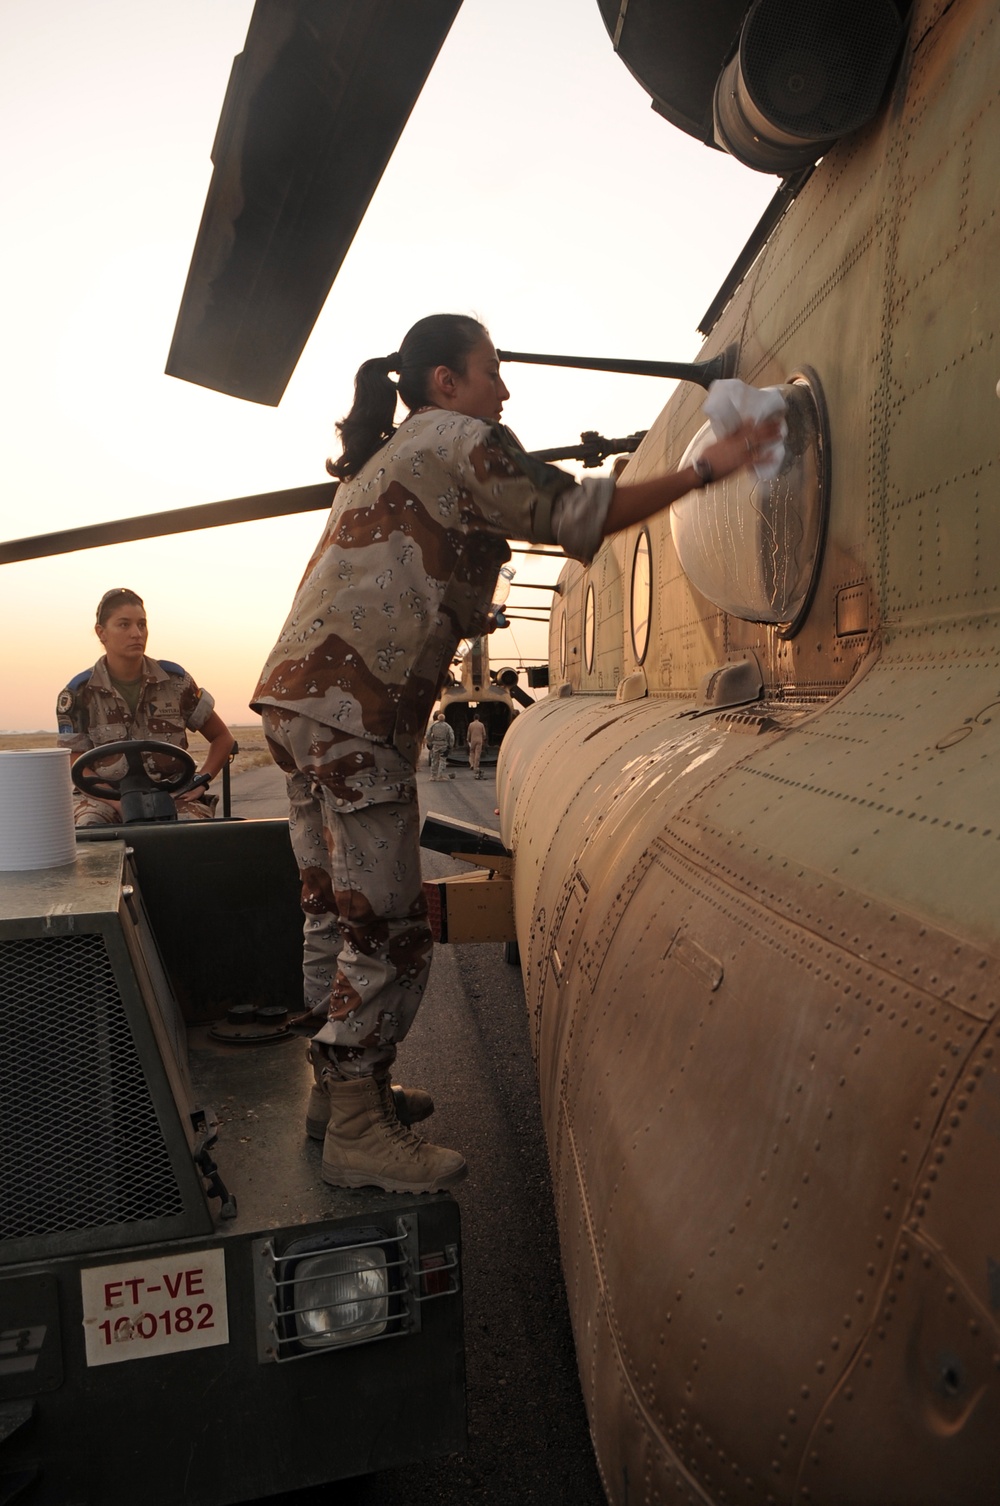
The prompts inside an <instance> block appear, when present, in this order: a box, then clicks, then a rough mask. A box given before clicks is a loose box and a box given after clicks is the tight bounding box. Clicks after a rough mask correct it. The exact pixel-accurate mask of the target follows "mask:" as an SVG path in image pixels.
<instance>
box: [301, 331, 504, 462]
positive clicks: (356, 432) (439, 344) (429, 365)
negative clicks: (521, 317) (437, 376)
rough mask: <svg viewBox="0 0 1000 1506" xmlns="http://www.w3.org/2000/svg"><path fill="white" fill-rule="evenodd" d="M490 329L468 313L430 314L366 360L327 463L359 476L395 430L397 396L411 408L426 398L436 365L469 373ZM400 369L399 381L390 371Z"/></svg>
mask: <svg viewBox="0 0 1000 1506" xmlns="http://www.w3.org/2000/svg"><path fill="white" fill-rule="evenodd" d="M485 335H486V329H485V328H484V326H483V325H482V324H480V323H479V320H478V319H472V318H470V317H469V315H467V314H430V315H428V317H427V318H426V319H418V320H417V322H416V324H415V325H414V326H413V328H412V329H410V330H407V332H406V335H405V336H404V338H403V343H402V344H401V345H400V347H399V350H398V351H396V352H395V353H394V354H393V355H391V356H381V357H377V358H376V359H375V360H374V361H366V362H365V363H364V365H363V366H361V367H360V368H359V370H358V374H357V376H356V377H355V378H354V406H353V407H352V408H351V411H350V413H348V414H347V416H346V417H345V418H342V419H341V421H340V423H339V424H338V425H337V433H338V434H339V435H340V442H341V444H342V446H343V453H342V454H341V456H340V458H339V459H338V460H328V461H327V463H326V468H327V470H328V471H329V472H330V474H331V475H332V476H339V477H340V479H341V480H342V481H347V480H349V479H350V478H351V477H352V476H356V475H357V474H358V471H360V469H361V467H362V466H363V465H364V464H365V462H366V461H367V460H370V459H371V457H372V456H373V455H374V454H375V452H376V451H377V450H380V449H381V448H382V446H383V445H384V444H385V443H386V441H387V440H389V439H391V438H392V436H393V434H394V433H395V432H396V430H395V428H394V425H393V419H394V418H395V416H396V398H397V396H399V397H401V398H402V399H403V402H404V403H405V404H406V406H407V407H408V408H409V409H410V410H411V411H412V410H413V409H414V408H420V407H422V406H423V405H424V403H426V401H427V382H428V377H429V375H430V373H431V372H432V371H433V370H434V368H435V367H436V366H447V367H448V369H449V371H455V372H457V373H458V375H459V376H464V375H465V366H466V361H467V359H468V355H469V352H470V350H472V349H473V348H474V346H476V345H478V344H479V342H480V340H482V339H483V337H484V336H485ZM391 371H398V372H399V382H398V384H397V383H396V382H394V381H392V379H391V378H390V376H389V373H390V372H391Z"/></svg>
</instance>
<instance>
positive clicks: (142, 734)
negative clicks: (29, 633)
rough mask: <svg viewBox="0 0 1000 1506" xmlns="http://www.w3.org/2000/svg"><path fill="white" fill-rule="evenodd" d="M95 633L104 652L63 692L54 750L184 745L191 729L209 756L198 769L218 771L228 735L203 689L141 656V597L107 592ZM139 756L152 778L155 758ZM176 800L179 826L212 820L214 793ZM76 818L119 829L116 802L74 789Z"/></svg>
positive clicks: (175, 668)
mask: <svg viewBox="0 0 1000 1506" xmlns="http://www.w3.org/2000/svg"><path fill="white" fill-rule="evenodd" d="M94 631H95V633H96V634H97V636H98V638H99V639H100V640H101V643H102V645H103V647H104V654H103V655H102V656H101V658H100V659H98V661H97V663H96V664H95V665H94V667H93V669H85V670H84V671H83V672H82V674H78V675H76V676H74V678H73V679H72V680H70V682H69V684H68V685H67V686H66V688H65V690H63V691H62V692H61V693H60V696H59V699H58V701H57V702H56V718H57V721H58V725H59V740H58V745H59V747H60V748H69V749H70V750H71V752H72V753H73V755H74V757H79V755H80V754H81V753H85V752H86V751H87V749H88V748H97V747H101V746H102V744H104V743H117V742H126V741H132V740H138V739H141V738H153V739H155V740H156V741H157V742H163V743H173V744H174V745H175V746H176V747H178V748H186V747H187V745H188V740H187V733H188V731H191V732H200V733H201V735H202V737H204V738H205V739H206V740H207V742H208V752H207V753H206V755H205V758H204V760H203V762H202V764H201V767H200V769H199V771H198V772H199V773H201V774H208V775H215V774H217V773H218V772H219V770H220V769H221V768H222V766H223V764H224V763H225V761H226V759H227V758H228V757H229V753H230V750H231V749H232V747H233V735H232V733H231V732H230V730H229V728H228V727H227V726H226V724H225V722H224V721H223V720H222V718H221V717H220V716H219V714H218V712H217V711H216V710H215V702H214V701H213V699H212V697H211V696H210V695H209V693H208V691H207V690H200V689H199V688H198V686H197V685H196V684H195V682H194V680H192V678H191V676H190V675H189V674H188V673H187V671H186V670H184V669H182V668H181V666H180V665H179V664H172V663H171V662H170V661H169V659H160V660H157V659H149V658H147V657H146V653H145V649H146V638H147V636H148V632H149V629H148V625H147V622H146V609H145V607H144V606H143V604H142V598H141V597H139V596H137V595H136V594H135V592H134V591H128V590H124V589H121V588H119V589H116V590H113V591H106V592H105V594H104V595H103V596H102V597H101V600H100V602H99V603H98V606H97V622H96V624H95V626H94ZM143 756H144V761H145V762H146V763H147V765H148V766H150V772H151V773H153V774H154V777H155V773H156V759H155V757H152V756H151V757H150V758H149V759H146V758H145V755H143ZM164 768H166V764H164ZM167 772H172V769H171V770H168V771H167ZM174 799H175V803H176V805H177V816H178V819H179V820H181V821H209V820H211V818H212V817H213V816H214V814H215V807H216V804H217V803H218V796H216V795H207V794H206V793H205V790H204V786H201V787H199V788H197V789H194V790H192V791H191V793H190V794H189V795H176V796H175V797H174ZM73 815H74V819H75V821H76V824H77V826H116V825H117V824H118V823H119V822H120V821H121V818H122V817H121V807H120V805H119V804H118V802H117V800H100V799H98V798H97V797H96V796H94V795H85V794H83V793H82V792H81V791H80V790H77V789H74V791H73Z"/></svg>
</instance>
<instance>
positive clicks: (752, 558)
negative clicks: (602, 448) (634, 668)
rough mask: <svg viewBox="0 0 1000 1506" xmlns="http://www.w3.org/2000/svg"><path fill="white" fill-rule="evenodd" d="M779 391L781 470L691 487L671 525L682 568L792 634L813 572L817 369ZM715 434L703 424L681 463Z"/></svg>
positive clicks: (823, 452) (819, 511) (736, 608)
mask: <svg viewBox="0 0 1000 1506" xmlns="http://www.w3.org/2000/svg"><path fill="white" fill-rule="evenodd" d="M781 390H782V392H783V394H784V396H785V399H786V401H787V403H788V408H787V412H786V415H785V416H786V418H787V421H788V439H787V441H786V452H785V464H784V467H783V468H782V471H781V473H780V474H779V475H777V476H776V477H775V478H774V479H773V480H772V481H758V480H757V478H756V477H755V476H754V475H753V473H752V472H748V471H743V472H740V474H739V475H735V476H729V477H727V478H726V479H725V480H724V481H720V482H718V483H716V485H714V486H708V487H705V489H704V490H702V491H697V492H692V493H690V494H689V495H688V496H686V497H683V498H682V499H681V500H680V501H679V502H675V503H674V505H673V507H672V508H671V509H670V531H671V534H672V535H673V540H674V547H675V549H676V550H677V556H678V559H679V560H680V562H681V567H682V568H683V570H684V573H685V575H686V576H687V577H688V580H690V582H691V584H692V585H693V586H695V587H696V588H697V589H698V590H699V591H700V592H701V593H702V595H703V596H707V597H708V599H709V601H712V602H714V603H715V605H716V606H717V607H720V608H721V609H722V611H724V612H729V613H730V614H731V615H732V616H733V617H741V618H743V619H744V620H746V621H747V622H769V623H773V624H775V625H776V626H777V628H778V631H779V633H780V634H781V636H782V637H790V636H791V635H792V634H793V633H795V632H796V631H797V630H798V628H799V627H800V626H801V624H802V623H803V622H804V620H805V617H806V613H807V612H808V609H809V604H810V602H811V600H812V593H813V589H814V587H815V583H816V576H817V574H818V571H819V562H820V557H821V555H822V549H823V534H824V528H825V522H826V498H827V493H828V489H829V475H828V470H829V439H828V437H827V426H826V412H825V406H824V403H823V394H822V389H821V388H820V385H819V380H818V378H817V377H816V375H815V373H814V372H812V371H805V372H803V373H800V374H797V375H796V376H794V377H793V378H792V379H791V381H790V382H789V383H788V384H787V385H786V386H783V387H782V389H781ZM713 438H714V436H713V434H712V430H711V427H710V426H709V425H708V424H705V425H704V427H703V428H701V429H699V431H698V433H697V434H696V435H695V437H694V439H693V440H692V441H691V443H690V444H689V445H688V447H687V450H686V451H685V453H684V457H683V459H682V460H681V463H680V467H679V468H680V469H683V468H684V467H685V466H687V465H690V464H691V462H692V460H694V459H695V458H696V457H697V456H698V455H699V454H700V453H701V452H702V450H704V449H706V448H707V447H708V445H710V444H711V443H712V441H713ZM633 589H634V588H633ZM634 631H635V630H634V629H633V632H634ZM640 662H641V661H640Z"/></svg>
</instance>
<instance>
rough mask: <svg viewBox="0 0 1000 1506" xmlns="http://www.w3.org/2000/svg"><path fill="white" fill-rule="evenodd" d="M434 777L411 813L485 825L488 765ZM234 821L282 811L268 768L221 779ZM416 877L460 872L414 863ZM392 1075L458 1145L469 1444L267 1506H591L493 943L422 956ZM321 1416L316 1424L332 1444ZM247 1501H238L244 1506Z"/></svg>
mask: <svg viewBox="0 0 1000 1506" xmlns="http://www.w3.org/2000/svg"><path fill="white" fill-rule="evenodd" d="M484 772H485V775H486V777H485V778H484V779H482V780H476V779H474V778H473V775H472V773H471V771H470V770H469V769H468V768H467V767H461V768H456V770H455V778H454V779H450V780H447V781H445V782H443V783H439V784H435V783H432V782H431V781H430V778H429V775H428V773H427V771H426V769H421V770H420V772H419V774H418V791H419V798H420V804H421V810H422V812H423V814H424V815H426V814H427V813H428V811H434V812H436V813H439V814H442V815H446V816H450V817H451V818H453V819H457V820H462V821H473V822H476V823H478V824H480V825H484V826H490V827H493V828H496V826H497V824H498V818H497V816H496V814H495V806H496V790H495V785H494V778H493V770H492V769H491V768H490V769H487V770H485V771H484ZM232 798H233V815H234V816H243V817H265V816H278V815H283V814H284V813H285V810H286V808H287V807H286V805H285V801H284V780H283V776H282V775H281V774H280V772H279V771H278V770H277V769H276V768H270V767H267V768H262V769H251V770H248V771H246V772H245V773H240V774H237V775H236V776H235V777H234V779H233V797H232ZM423 861H424V872H425V876H426V877H429V878H431V877H441V876H443V875H444V874H446V873H449V872H453V871H465V872H468V871H469V870H468V869H467V868H466V867H464V865H462V864H458V863H455V862H454V860H452V859H450V858H447V857H444V856H441V855H439V854H437V853H430V852H425V853H424V855H423ZM395 1075H396V1077H397V1079H398V1080H399V1081H402V1082H404V1083H410V1084H412V1085H414V1086H420V1087H425V1088H427V1089H429V1090H430V1091H431V1092H432V1093H433V1095H434V1099H435V1103H436V1105H437V1107H436V1112H435V1114H434V1117H433V1119H432V1120H430V1121H429V1123H428V1124H427V1125H425V1126H423V1127H422V1128H424V1129H425V1130H426V1131H427V1132H429V1133H430V1134H431V1135H432V1136H433V1138H434V1139H435V1140H437V1141H439V1143H441V1144H443V1145H448V1146H453V1147H455V1148H457V1149H459V1150H461V1151H462V1153H463V1155H464V1156H465V1157H466V1160H467V1161H468V1163H469V1175H468V1177H467V1179H466V1180H465V1181H464V1182H462V1183H460V1184H459V1186H458V1187H457V1188H456V1189H455V1198H456V1201H457V1202H458V1204H459V1206H460V1208H461V1215H462V1241H463V1287H464V1299H465V1328H466V1361H467V1390H468V1409H469V1439H468V1447H467V1449H466V1450H465V1452H464V1453H462V1454H459V1455H451V1456H448V1457H446V1458H443V1459H434V1460H430V1461H425V1462H422V1463H417V1464H412V1465H409V1466H407V1467H405V1468H400V1469H392V1470H386V1471H383V1472H381V1473H378V1474H373V1475H367V1476H364V1477H363V1478H360V1479H356V1480H348V1481H339V1482H336V1483H334V1484H331V1485H328V1486H324V1487H321V1488H315V1489H310V1490H300V1491H294V1492H292V1493H290V1494H288V1495H283V1496H279V1497H271V1503H272V1506H333V1503H334V1502H336V1506H468V1503H479V1506H522V1503H532V1502H535V1503H539V1506H541V1503H545V1506H605V1496H604V1492H603V1490H602V1488H601V1484H600V1479H599V1476H598V1473H597V1468H596V1465H595V1463H594V1458H593V1452H592V1449H591V1445H590V1437H589V1433H588V1430H587V1421H586V1416H585V1413H584V1409H583V1401H582V1398H581V1395H580V1387H579V1381H578V1377H577V1369H576V1357H575V1353H574V1349H573V1340H572V1333H571V1330H570V1324H569V1316H568V1311H567V1306H566V1293H565V1287H564V1284H563V1278H562V1272H561V1269H560V1264H559V1243H558V1236H557V1233H556V1227H555V1219H554V1216H553V1205H552V1189H551V1183H550V1180H549V1168H548V1159H547V1154H546V1148H545V1142H544V1137H543V1134H542V1128H541V1121H540V1117H539V1111H538V1094H537V1087H536V1081H535V1070H534V1063H533V1061H532V1056H531V1048H530V1044H529V1038H528V1019H527V1010H526V1008H525V1002H524V991H523V988H522V985H521V975H520V972H519V970H518V969H517V968H516V967H513V966H511V965H509V964H508V963H507V962H505V961H504V948H503V945H502V943H488V944H478V945H468V946H461V947H452V946H438V947H437V948H436V949H435V958H434V964H433V968H432V972H431V979H430V984H429V987H428V990H427V993H426V995H425V997H424V1000H423V1003H422V1004H421V1008H420V1012H419V1014H418V1016H417V1020H416V1023H415V1024H414V1026H413V1029H412V1030H411V1031H410V1034H409V1036H408V1037H407V1039H406V1041H405V1042H404V1043H403V1045H402V1046H401V1047H400V1051H399V1057H398V1060H397V1066H396V1074H395ZM336 1425H337V1419H336V1413H335V1412H334V1413H332V1414H331V1415H324V1416H317V1418H316V1426H317V1427H321V1428H324V1429H327V1430H328V1431H329V1433H330V1446H331V1451H334V1452H335V1450H336ZM245 1506H246V1503H245Z"/></svg>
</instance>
